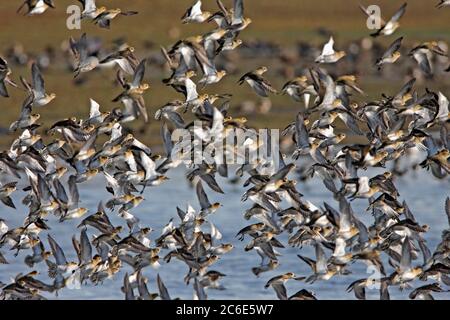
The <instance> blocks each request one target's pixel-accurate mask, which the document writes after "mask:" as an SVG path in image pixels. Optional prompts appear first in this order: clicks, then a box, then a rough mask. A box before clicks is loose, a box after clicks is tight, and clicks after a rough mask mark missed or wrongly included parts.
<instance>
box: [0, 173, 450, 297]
mask: <svg viewBox="0 0 450 320" xmlns="http://www.w3.org/2000/svg"><path fill="white" fill-rule="evenodd" d="M184 174H185V171H184V170H183V169H181V168H180V169H177V170H175V171H171V172H170V173H169V177H170V180H169V181H167V182H166V183H164V184H163V185H161V186H159V187H156V188H148V189H147V190H146V192H145V193H144V196H145V199H146V200H145V201H144V202H143V203H142V204H141V205H140V206H139V207H138V208H136V209H134V210H133V214H135V215H136V216H138V217H139V219H140V220H141V225H144V226H150V227H152V228H153V229H154V231H153V232H152V234H151V235H150V238H151V239H152V240H154V239H156V238H157V237H158V236H159V235H160V234H161V229H162V227H163V226H164V225H165V224H166V223H167V222H168V221H169V219H170V218H174V221H177V222H178V221H179V219H178V216H177V213H176V207H177V206H179V207H180V208H185V207H186V205H187V204H188V203H189V204H191V205H193V206H194V208H196V209H198V203H197V199H196V196H195V190H194V189H193V188H192V187H190V186H189V184H188V183H187V181H186V179H185V177H184ZM218 181H219V184H220V185H221V186H222V187H223V189H224V191H225V195H220V194H217V193H214V192H211V191H210V190H209V189H206V191H207V193H208V196H209V198H210V201H211V202H213V201H214V202H215V201H218V202H221V203H222V204H223V207H221V208H220V209H219V210H218V211H217V212H216V213H215V214H214V215H212V216H209V219H210V220H211V222H213V223H214V224H215V225H216V226H217V227H218V228H219V230H220V231H221V233H222V234H223V239H222V240H221V242H223V243H232V244H233V245H234V247H235V248H234V249H233V250H232V251H231V252H230V253H228V254H225V255H223V256H222V257H221V259H220V260H219V261H218V262H217V263H216V264H214V265H213V267H212V268H210V270H218V271H221V272H222V273H225V274H226V275H227V276H226V277H225V278H224V279H223V280H222V284H223V285H224V286H225V287H226V290H222V291H219V290H208V291H207V293H208V297H209V298H210V299H274V298H276V296H275V293H274V291H273V290H272V289H264V284H265V283H266V281H267V280H268V279H270V278H271V277H273V276H275V275H278V274H281V273H284V272H288V271H291V272H294V273H295V274H297V275H300V276H308V275H309V274H310V269H309V267H308V266H307V265H306V264H305V263H303V262H302V261H300V260H299V259H298V258H297V256H296V255H297V254H298V253H301V254H302V255H306V256H309V257H311V258H313V259H315V256H314V252H313V250H311V248H309V247H305V248H303V249H299V248H290V247H286V248H285V249H279V251H280V253H281V254H282V256H281V257H280V266H279V268H278V269H276V270H274V271H271V272H266V273H263V274H262V275H261V276H260V277H259V278H257V277H256V276H254V275H253V273H252V272H251V268H252V267H255V266H257V265H258V264H259V262H260V258H259V256H258V255H257V254H256V252H255V251H250V252H245V251H244V246H245V245H246V243H247V239H248V238H246V241H244V242H241V241H239V240H237V239H236V238H235V234H236V232H237V231H238V230H240V229H241V228H243V227H245V226H246V225H248V224H250V223H254V222H255V221H253V220H251V221H250V222H249V221H246V220H245V219H244V218H243V213H244V211H245V210H246V209H247V208H249V207H251V205H252V203H251V202H250V201H247V202H241V201H240V198H241V195H242V193H243V192H244V191H245V189H243V188H242V187H241V185H242V183H240V184H237V185H236V184H230V183H228V182H226V181H225V180H223V179H219V180H218ZM395 184H396V186H397V188H398V190H399V192H400V195H401V200H403V199H404V200H406V201H407V203H408V205H409V207H410V209H411V210H412V212H413V213H414V215H415V217H416V219H417V220H418V221H419V223H421V224H428V225H430V226H431V230H430V231H429V232H428V233H427V234H426V235H425V238H426V240H427V243H428V246H429V247H430V249H431V250H432V251H433V250H434V248H435V247H436V245H437V243H438V242H439V240H440V237H441V232H442V230H443V229H445V228H448V227H449V226H448V223H447V218H446V216H445V213H444V201H445V198H446V197H447V196H448V195H449V194H450V191H449V190H450V180H449V179H446V180H443V181H438V180H436V179H434V178H432V177H431V175H430V174H428V173H427V172H426V171H419V172H415V173H412V174H410V175H408V176H407V177H402V178H400V179H398V180H396V181H395ZM297 187H298V190H299V191H300V192H301V193H302V194H304V199H305V200H309V201H311V202H312V203H313V204H315V205H317V206H322V205H323V201H327V202H328V203H330V204H332V205H334V206H335V207H336V208H337V207H338V206H337V204H336V203H335V201H334V200H333V199H331V197H330V193H329V192H327V191H326V190H325V189H324V187H323V185H322V182H321V181H320V180H316V179H313V180H311V181H309V182H307V183H299V184H298V185H297ZM80 193H81V199H82V204H81V205H82V206H85V207H87V208H89V209H90V211H91V212H90V213H93V212H95V210H96V207H97V204H98V201H99V200H100V199H103V200H106V199H108V198H109V194H108V193H107V192H106V190H105V189H104V181H103V177H98V178H95V179H94V180H92V181H90V182H87V183H84V184H83V185H81V186H80ZM21 197H23V194H21V193H20V192H16V197H15V199H14V200H15V203H16V205H17V207H18V210H12V209H9V208H5V207H4V206H3V207H2V213H1V217H2V218H4V219H6V220H7V224H8V225H9V226H10V228H12V227H15V226H18V225H20V224H22V222H23V219H24V218H25V217H26V212H27V210H26V208H24V207H23V206H21V205H20V199H21ZM352 206H353V209H354V211H355V212H356V214H357V215H358V217H359V218H360V219H361V220H362V221H364V222H365V223H370V222H371V221H372V217H371V215H370V214H369V213H367V212H366V211H365V209H366V207H367V200H355V201H353V202H352ZM110 217H111V219H112V222H113V224H115V225H117V224H122V221H121V219H120V218H118V217H116V216H115V214H114V213H112V214H110ZM48 223H49V226H50V227H51V230H49V233H50V234H51V235H52V236H53V237H54V238H55V239H56V240H57V241H58V243H60V245H61V246H62V248H63V250H64V251H65V254H66V257H67V258H68V260H69V261H70V260H72V261H77V258H76V254H75V251H74V249H73V247H72V243H71V238H72V235H74V234H77V235H78V236H79V230H76V225H77V224H78V223H79V220H76V221H66V222H64V223H63V224H60V223H58V222H57V220H56V218H54V217H50V218H49V222H48ZM205 228H208V227H205ZM208 230H209V229H208ZM95 232H96V231H95V230H93V229H92V228H89V236H90V237H91V236H92V235H93V234H95ZM97 234H98V232H97ZM46 237H47V235H46V232H42V233H41V234H40V238H41V239H42V240H43V241H44V244H45V245H46V247H48V244H47V241H46ZM279 239H280V240H281V241H282V242H283V243H286V242H287V241H286V237H283V236H282V237H280V238H279ZM1 250H2V252H3V253H4V254H5V255H6V258H7V259H8V261H9V262H10V264H8V265H0V281H2V282H4V283H9V282H10V279H11V278H13V277H14V276H15V275H16V274H17V273H19V272H29V271H31V270H30V269H29V268H28V267H27V266H26V265H25V264H24V263H23V259H24V258H25V256H26V255H27V254H28V252H22V253H20V254H19V256H18V257H16V258H14V257H13V256H12V254H11V253H10V252H7V251H8V249H7V248H2V249H1ZM166 253H167V251H164V250H163V251H162V252H161V253H160V257H163V256H164V255H165V254H166ZM326 253H327V254H329V251H328V250H327V251H326ZM420 261H421V260H420ZM160 262H161V267H160V268H159V269H158V270H154V269H152V268H150V267H147V268H145V269H144V275H145V276H146V277H148V278H149V282H148V284H147V285H148V287H149V289H150V291H151V292H157V286H156V281H155V280H156V274H157V273H159V274H160V275H161V277H162V279H163V280H164V282H165V284H166V286H167V288H168V290H169V292H170V294H171V296H172V297H180V298H182V299H192V297H193V290H192V285H190V286H187V285H186V284H185V283H184V282H183V277H184V275H185V274H186V273H187V271H188V269H187V266H186V265H185V264H184V263H182V262H181V261H179V260H177V259H172V260H171V262H170V263H169V264H167V263H165V262H163V261H162V259H161V261H160ZM418 263H419V262H418ZM385 266H386V267H387V270H389V271H392V270H391V268H390V267H389V266H387V264H386V265H385ZM37 270H38V271H40V272H41V274H40V275H38V276H37V278H38V279H40V280H43V281H48V277H47V276H46V265H45V263H41V264H40V265H39V266H38V267H37ZM351 270H352V274H350V275H347V276H336V277H333V278H332V279H330V280H329V281H318V282H316V283H314V284H313V285H310V284H305V283H304V282H298V281H290V282H288V283H287V285H286V287H287V289H288V294H293V293H295V292H296V291H298V290H300V289H302V288H306V289H309V290H312V291H314V292H315V293H316V295H317V298H318V299H354V296H353V293H346V291H345V289H346V288H347V286H348V285H349V284H350V283H352V282H353V281H354V280H357V279H361V278H365V277H367V276H369V275H370V274H368V273H367V272H366V265H365V264H363V263H362V262H356V263H354V264H353V265H352V266H351ZM130 271H131V268H130V267H129V266H128V265H125V264H124V267H123V268H122V270H121V271H120V272H119V273H117V274H116V275H115V276H114V278H113V279H112V280H106V281H104V283H103V285H97V286H95V285H91V284H88V285H83V286H82V288H81V289H67V288H66V289H63V290H61V291H60V293H59V296H58V297H55V296H54V295H46V297H48V298H53V299H55V298H58V299H123V298H124V296H123V294H122V292H121V291H120V288H121V286H122V283H123V277H124V274H125V272H130ZM423 284H425V283H423V282H420V281H419V282H415V283H414V286H416V287H417V286H419V285H423ZM410 291H411V290H406V291H404V292H401V291H400V290H399V289H398V287H391V288H390V294H391V298H395V299H402V298H403V299H404V298H407V295H408V294H409V292H410ZM367 296H368V298H375V299H376V298H378V291H376V290H374V291H371V290H368V291H367ZM434 296H435V298H436V299H450V294H449V293H440V294H435V295H434Z"/></svg>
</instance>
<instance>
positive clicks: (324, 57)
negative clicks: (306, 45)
mask: <svg viewBox="0 0 450 320" xmlns="http://www.w3.org/2000/svg"><path fill="white" fill-rule="evenodd" d="M333 47H334V39H333V37H330V40H328V42H327V43H326V44H325V45H324V46H323V49H322V53H321V54H320V56H318V57H317V58H316V60H315V62H316V63H335V62H337V61H339V60H340V59H342V58H343V57H345V55H346V53H345V51H334V48H333Z"/></svg>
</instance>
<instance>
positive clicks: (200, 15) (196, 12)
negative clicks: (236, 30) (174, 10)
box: [181, 0, 211, 23]
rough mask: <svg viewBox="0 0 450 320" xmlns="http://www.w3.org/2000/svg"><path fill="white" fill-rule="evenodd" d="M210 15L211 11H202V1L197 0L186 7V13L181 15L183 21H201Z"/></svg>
mask: <svg viewBox="0 0 450 320" xmlns="http://www.w3.org/2000/svg"><path fill="white" fill-rule="evenodd" d="M210 17H211V12H208V11H202V1H201V0H198V1H197V2H196V3H195V4H194V5H193V6H192V7H190V8H189V9H187V11H186V13H185V14H184V15H183V16H182V17H181V21H182V22H183V23H190V22H196V23H202V22H205V21H206V20H208V19H209V18H210Z"/></svg>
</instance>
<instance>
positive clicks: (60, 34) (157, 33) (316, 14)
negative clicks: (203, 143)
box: [0, 0, 450, 146]
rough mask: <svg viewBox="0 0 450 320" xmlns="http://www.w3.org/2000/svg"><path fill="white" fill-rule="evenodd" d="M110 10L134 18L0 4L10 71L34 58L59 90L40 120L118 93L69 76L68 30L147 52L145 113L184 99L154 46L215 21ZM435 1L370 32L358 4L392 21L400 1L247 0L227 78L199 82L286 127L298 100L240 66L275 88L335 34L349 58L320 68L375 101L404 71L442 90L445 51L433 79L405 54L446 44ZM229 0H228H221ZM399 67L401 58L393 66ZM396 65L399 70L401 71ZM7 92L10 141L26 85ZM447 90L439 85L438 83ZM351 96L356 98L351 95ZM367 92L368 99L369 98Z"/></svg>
mask: <svg viewBox="0 0 450 320" xmlns="http://www.w3.org/2000/svg"><path fill="white" fill-rule="evenodd" d="M97 2H98V5H105V6H107V7H108V8H114V7H120V8H122V9H125V10H136V11H139V14H138V15H136V16H132V17H118V18H117V19H115V20H114V21H113V23H112V28H111V30H105V29H100V28H98V27H97V26H95V25H93V24H92V23H91V22H85V21H84V22H83V23H82V30H68V29H67V28H66V19H67V18H68V14H67V13H66V9H67V7H68V6H69V5H73V4H76V5H80V4H79V2H78V1H75V0H57V1H55V4H56V9H50V10H47V12H46V13H45V14H43V15H40V16H34V17H27V16H23V14H17V13H16V10H17V8H18V7H19V6H20V4H21V3H22V0H10V1H1V2H0V30H1V31H0V54H1V55H2V56H3V57H5V58H6V59H7V60H8V63H9V64H10V67H11V69H12V71H13V75H12V78H13V79H14V80H16V81H17V82H19V76H20V75H22V76H24V77H25V78H27V79H30V78H31V74H30V73H31V72H30V65H31V62H32V61H37V62H38V63H39V65H40V67H41V69H42V71H43V73H44V77H45V81H46V87H47V91H48V92H55V93H56V94H57V98H56V100H54V101H53V102H52V103H51V104H49V105H48V106H46V107H45V108H42V109H40V110H39V111H37V112H39V113H40V114H41V122H42V123H43V125H44V127H45V126H49V125H51V124H52V123H53V122H55V121H56V120H59V119H62V118H65V117H68V116H72V115H75V116H77V117H86V116H87V115H88V112H89V98H93V99H95V100H96V101H98V102H99V103H100V105H101V110H111V109H112V108H114V107H119V106H120V105H117V104H115V103H113V102H111V100H112V99H113V98H114V97H115V96H117V95H118V94H119V93H120V92H121V88H120V87H119V86H118V84H117V82H116V81H115V71H114V70H105V69H101V68H99V69H97V70H95V71H94V72H90V73H88V74H85V75H83V76H81V77H80V78H78V79H77V80H74V79H73V73H72V72H71V63H72V60H73V59H72V57H71V55H70V53H69V51H68V39H69V37H70V36H72V37H74V38H75V39H78V38H79V37H80V36H81V34H82V33H83V32H86V33H87V35H88V37H91V38H95V39H96V41H98V48H99V49H98V55H99V56H105V55H107V54H109V53H112V52H114V50H115V49H116V48H117V47H118V46H119V45H120V44H123V43H125V42H126V43H127V44H129V45H131V46H133V47H135V49H136V51H135V53H136V56H137V57H138V58H139V59H142V58H148V61H149V63H148V68H147V73H146V81H147V82H149V83H150V85H151V89H150V90H149V91H147V94H146V96H145V100H146V104H147V108H148V110H149V115H150V118H151V119H153V115H154V112H155V110H157V109H158V108H159V107H161V106H162V105H164V104H165V103H166V102H168V101H170V100H173V99H177V98H182V97H181V96H180V95H178V94H177V93H176V92H175V91H174V90H173V89H172V88H170V87H166V86H165V85H164V84H163V83H162V82H161V80H162V79H163V78H165V77H167V76H168V75H169V74H170V70H168V67H167V65H166V64H165V63H164V59H163V57H162V55H161V53H160V46H165V47H166V48H168V47H170V46H171V45H172V44H174V43H175V42H176V41H177V40H178V39H182V38H185V37H188V36H191V35H197V34H203V33H206V32H209V31H211V30H213V29H214V28H215V25H214V24H213V23H210V24H208V23H204V24H200V25H198V24H188V25H183V24H182V23H181V21H180V17H181V16H182V15H183V13H184V12H185V10H186V8H188V7H189V6H190V5H192V4H193V3H194V2H195V1H194V0H170V1H167V0H128V1H120V0H108V1H97ZM435 2H436V3H437V0H436V1H423V0H410V1H408V8H407V11H406V14H405V15H404V16H403V18H402V19H401V27H400V28H399V29H398V30H397V31H396V33H395V34H394V35H392V36H389V37H383V38H377V39H373V38H371V37H370V36H369V34H370V33H372V31H371V30H369V29H367V27H366V16H365V15H364V14H363V13H362V11H361V10H360V8H359V6H358V5H359V3H362V4H363V5H365V6H368V5H371V4H377V5H379V6H380V7H381V10H382V11H381V12H382V16H383V17H384V19H386V20H388V19H389V18H390V17H391V16H392V15H393V14H394V12H395V11H396V10H397V9H398V8H399V7H400V6H401V5H402V4H403V3H404V1H394V0H384V1H375V0H370V1H363V0H361V1H359V0H357V1H355V0H327V1H317V0H283V1H282V2H280V1H274V0H247V1H245V16H248V17H250V18H252V21H253V22H252V24H251V25H250V26H249V27H248V28H247V29H246V30H245V31H244V32H242V33H241V35H240V38H241V39H242V40H243V41H244V44H243V45H242V46H241V47H240V48H238V49H237V50H234V51H233V52H231V53H223V54H221V55H220V58H219V59H218V60H217V64H218V66H219V67H221V68H224V69H226V70H227V72H228V74H229V76H227V77H225V78H224V80H222V81H221V82H220V83H219V84H217V85H212V86H209V87H207V88H206V89H205V92H207V93H231V94H232V95H233V97H232V100H231V110H232V111H231V112H232V114H233V115H234V116H239V115H242V116H246V115H247V116H248V115H249V114H251V116H249V117H248V118H249V124H250V126H255V127H270V128H284V127H285V126H286V125H287V124H289V123H290V122H291V121H292V119H293V118H294V116H295V114H296V113H297V112H298V110H299V108H300V107H301V106H300V105H299V104H298V103H295V102H293V101H292V100H291V99H290V98H289V97H287V96H274V97H273V98H271V99H270V100H261V99H259V98H258V97H257V96H256V95H254V93H253V92H252V91H251V90H250V89H249V88H248V86H246V85H245V86H238V85H237V84H236V80H237V79H238V78H239V77H240V76H241V75H242V74H244V73H245V72H248V71H250V70H252V69H254V68H256V67H258V66H261V65H265V66H267V67H268V68H269V72H268V73H267V78H268V79H269V81H270V82H271V83H272V84H273V85H274V86H275V87H276V88H278V89H281V87H282V85H283V84H284V83H285V82H286V81H288V80H290V78H293V77H294V76H296V75H300V74H305V73H306V72H307V68H308V67H311V66H314V65H315V64H314V58H315V56H317V54H318V53H319V51H320V50H321V48H322V46H323V44H324V43H325V42H326V41H327V40H328V37H329V36H330V34H332V35H333V36H334V38H335V41H336V44H335V48H336V49H338V50H345V51H347V54H348V56H347V57H346V58H344V59H343V60H341V61H340V62H338V63H337V64H335V65H331V66H325V67H324V68H325V69H327V70H328V72H330V74H332V75H343V74H355V75H357V76H358V83H359V84H360V85H361V87H362V88H363V89H364V91H365V92H366V93H367V95H368V96H369V97H370V98H369V99H377V98H379V97H380V96H381V93H382V92H383V93H386V94H393V93H395V92H396V91H397V90H399V88H400V87H401V86H402V85H403V83H404V82H405V81H406V80H408V79H409V78H410V77H412V76H414V77H417V79H418V88H421V85H422V86H423V83H424V80H427V86H431V87H432V89H435V90H444V88H445V87H446V85H447V83H448V82H449V78H450V74H448V73H445V72H444V71H443V70H444V69H446V68H447V66H448V64H449V63H448V62H447V58H446V57H440V58H435V60H436V61H434V74H435V75H434V77H433V78H432V79H424V78H423V74H422V73H421V72H420V70H419V69H418V67H417V64H416V62H415V61H414V60H413V59H412V58H411V57H407V53H408V52H409V50H410V49H411V48H412V47H413V46H415V45H417V44H419V43H421V42H424V41H432V40H436V41H440V42H439V43H440V46H441V47H442V48H444V49H447V42H448V40H449V37H450V29H449V21H450V20H449V16H450V10H448V9H445V8H444V9H441V10H438V9H436V8H435V4H436V3H435ZM224 3H225V4H226V5H227V6H228V7H231V6H232V1H231V0H224ZM203 9H204V10H208V11H211V12H215V11H217V10H218V9H217V6H216V2H215V1H214V0H204V1H203ZM399 36H405V40H404V42H403V48H402V51H403V52H402V53H403V54H404V56H403V57H402V58H401V59H400V61H399V62H398V63H397V64H395V65H394V66H386V67H385V68H384V69H383V70H382V71H381V72H379V71H378V70H377V69H376V68H375V67H374V66H373V65H374V63H375V60H376V59H377V57H379V56H380V55H381V54H382V52H383V51H384V50H385V49H386V47H387V46H388V45H389V44H390V43H391V42H392V41H394V40H395V39H396V38H398V37H399ZM399 65H400V66H399ZM399 70H400V72H399ZM9 92H10V95H11V98H9V99H0V110H1V111H2V116H1V117H0V133H1V137H0V145H2V146H5V145H7V144H8V143H9V142H10V141H11V139H12V137H11V136H10V134H9V133H8V130H7V129H8V127H9V124H10V123H11V122H12V121H14V120H16V119H17V118H18V116H19V114H20V108H21V105H22V102H23V100H24V99H25V95H26V93H25V91H20V90H17V89H14V88H11V89H9ZM444 93H445V91H444ZM354 98H355V100H356V101H357V100H358V99H359V98H360V97H358V96H355V97H354ZM366 100H367V99H366ZM159 127H160V125H159V124H158V123H156V121H155V120H153V121H151V122H150V123H148V124H144V123H143V121H142V120H138V121H135V123H133V124H132V125H131V129H132V130H133V131H134V133H135V134H136V135H138V136H139V137H140V138H141V139H143V140H144V141H145V142H147V143H150V144H152V145H158V144H159V142H160V139H159Z"/></svg>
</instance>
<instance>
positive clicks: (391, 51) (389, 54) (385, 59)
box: [376, 37, 403, 70]
mask: <svg viewBox="0 0 450 320" xmlns="http://www.w3.org/2000/svg"><path fill="white" fill-rule="evenodd" d="M402 40H403V37H400V38H398V39H397V40H395V41H394V42H393V43H392V44H391V45H390V46H389V48H388V49H387V50H386V51H385V52H384V54H383V56H382V57H381V58H379V59H378V60H377V62H376V66H377V67H378V70H381V68H382V66H383V65H384V64H387V63H395V62H396V61H397V60H398V59H399V58H400V56H401V53H400V47H401V45H402Z"/></svg>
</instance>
